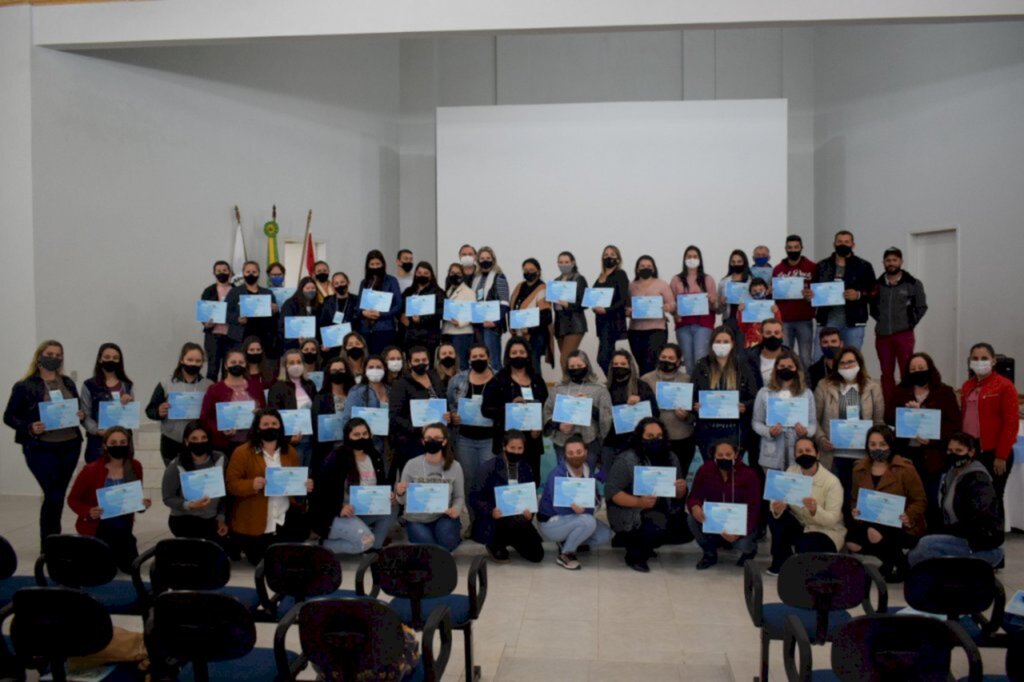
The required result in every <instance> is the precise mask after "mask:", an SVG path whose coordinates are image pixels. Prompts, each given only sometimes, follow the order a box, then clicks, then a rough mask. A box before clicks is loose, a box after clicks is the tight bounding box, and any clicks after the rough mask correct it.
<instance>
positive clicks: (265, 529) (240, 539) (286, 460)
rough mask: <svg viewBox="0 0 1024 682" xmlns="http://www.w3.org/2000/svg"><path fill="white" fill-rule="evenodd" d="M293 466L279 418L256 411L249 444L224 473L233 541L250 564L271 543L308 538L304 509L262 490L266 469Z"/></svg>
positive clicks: (259, 558) (308, 481) (295, 461)
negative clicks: (268, 494)
mask: <svg viewBox="0 0 1024 682" xmlns="http://www.w3.org/2000/svg"><path fill="white" fill-rule="evenodd" d="M298 466H299V455H298V454H297V453H296V452H295V448H293V447H292V446H291V445H290V444H289V443H288V437H287V436H285V435H284V424H283V422H282V421H281V415H280V414H279V413H278V411H277V410H272V409H261V410H257V411H256V415H255V416H254V417H253V420H252V427H251V428H250V429H249V440H248V441H246V442H245V443H243V444H242V445H239V446H238V448H237V449H236V450H235V452H234V453H233V454H232V455H231V457H230V459H229V460H228V468H227V471H226V472H225V475H224V479H225V485H226V487H227V492H228V494H229V495H231V498H230V501H229V511H230V513H229V514H228V519H229V526H230V528H231V535H232V540H233V542H235V543H236V544H237V546H238V548H239V549H240V550H241V551H243V552H245V557H246V559H248V560H249V563H251V564H252V565H253V566H255V565H257V564H259V563H260V561H262V560H263V555H264V554H266V552H267V548H268V547H270V545H272V544H274V543H275V542H304V541H305V540H306V539H307V538H308V536H309V529H308V526H306V522H305V520H304V519H303V516H304V514H305V505H304V504H303V503H301V502H299V500H298V499H297V498H294V497H276V496H275V497H268V496H267V495H266V492H265V488H266V487H267V469H270V468H273V467H298ZM305 490H306V492H307V493H311V492H313V490H314V486H313V481H312V479H308V478H307V479H306V486H305Z"/></svg>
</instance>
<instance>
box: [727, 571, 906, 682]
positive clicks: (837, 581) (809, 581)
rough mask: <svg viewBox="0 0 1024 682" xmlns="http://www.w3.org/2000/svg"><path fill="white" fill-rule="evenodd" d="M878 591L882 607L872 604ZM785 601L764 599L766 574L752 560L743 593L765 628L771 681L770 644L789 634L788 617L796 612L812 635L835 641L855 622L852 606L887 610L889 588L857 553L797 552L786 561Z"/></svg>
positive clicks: (764, 654) (764, 673)
mask: <svg viewBox="0 0 1024 682" xmlns="http://www.w3.org/2000/svg"><path fill="white" fill-rule="evenodd" d="M872 584H874V585H875V588H876V590H877V591H878V606H877V608H876V607H874V606H872V604H871V585H872ZM778 591H779V599H780V600H781V602H779V603H770V604H765V603H764V585H763V583H762V581H761V574H760V572H758V570H757V569H756V568H755V567H754V565H753V563H752V562H747V564H746V566H745V567H744V572H743V595H744V598H745V600H746V603H747V611H748V612H749V613H750V619H751V620H752V621H753V623H754V627H756V628H760V630H761V675H760V680H761V682H768V649H769V646H770V644H771V642H772V640H778V641H782V640H783V639H784V638H785V636H786V618H787V617H788V616H795V617H796V618H797V619H799V620H800V622H802V623H803V624H804V628H805V629H806V631H807V632H808V633H810V638H811V641H812V642H814V643H815V644H824V643H825V642H828V641H831V639H832V638H833V637H834V636H835V634H836V632H838V631H839V628H840V627H842V626H843V625H845V624H846V623H848V622H850V620H851V616H850V614H849V609H852V608H854V607H856V606H863V607H864V611H865V612H866V613H875V612H876V611H881V612H884V611H885V610H886V607H887V606H888V601H889V593H888V591H887V589H886V586H885V581H884V580H883V579H882V576H881V574H879V572H878V570H877V569H876V568H874V567H873V566H867V565H865V564H864V563H863V562H861V561H860V560H859V559H857V558H856V557H853V556H850V555H847V554H835V553H830V552H823V553H810V552H809V553H806V554H794V555H793V556H791V557H790V558H789V559H786V562H785V563H784V564H782V570H781V571H780V572H779V577H778Z"/></svg>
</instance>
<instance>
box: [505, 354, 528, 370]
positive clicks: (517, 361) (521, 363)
mask: <svg viewBox="0 0 1024 682" xmlns="http://www.w3.org/2000/svg"><path fill="white" fill-rule="evenodd" d="M529 363H530V358H523V357H518V358H509V359H508V364H510V365H512V368H513V369H526V365H528V364H529Z"/></svg>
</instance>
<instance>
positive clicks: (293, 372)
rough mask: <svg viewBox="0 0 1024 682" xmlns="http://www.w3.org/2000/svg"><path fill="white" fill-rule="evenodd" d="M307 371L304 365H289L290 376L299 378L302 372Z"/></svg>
mask: <svg viewBox="0 0 1024 682" xmlns="http://www.w3.org/2000/svg"><path fill="white" fill-rule="evenodd" d="M305 371H306V368H305V367H303V366H302V365H288V376H290V377H291V378H292V379H298V378H299V377H301V376H302V373H303V372H305Z"/></svg>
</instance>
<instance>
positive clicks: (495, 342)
mask: <svg viewBox="0 0 1024 682" xmlns="http://www.w3.org/2000/svg"><path fill="white" fill-rule="evenodd" d="M480 342H481V343H483V344H484V345H485V346H487V353H488V354H489V355H490V356H491V371H493V372H500V371H501V331H500V330H498V329H487V328H486V327H481V328H480Z"/></svg>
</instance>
